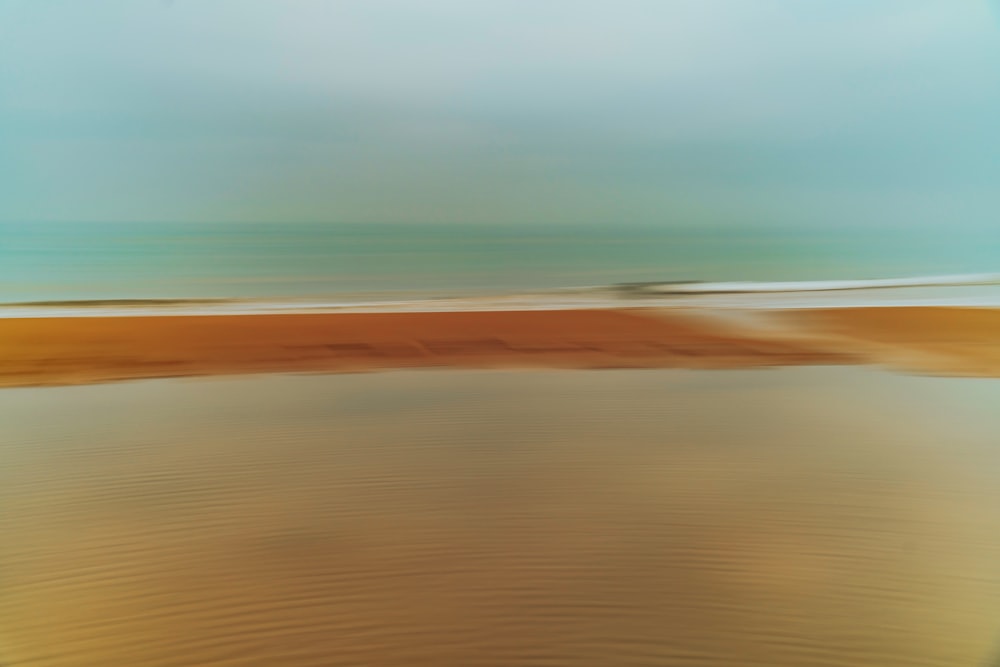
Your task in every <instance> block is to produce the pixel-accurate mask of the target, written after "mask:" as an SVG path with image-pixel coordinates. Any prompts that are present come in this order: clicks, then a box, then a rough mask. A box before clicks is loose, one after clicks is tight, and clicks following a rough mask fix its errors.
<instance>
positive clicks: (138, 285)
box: [0, 223, 1000, 302]
mask: <svg viewBox="0 0 1000 667" xmlns="http://www.w3.org/2000/svg"><path fill="white" fill-rule="evenodd" d="M998 267H1000V230H998V231H989V230H984V231H982V232H980V233H979V235H978V236H975V237H972V236H969V235H968V234H966V235H964V236H959V235H954V234H950V233H948V231H947V230H943V231H942V230H938V231H935V232H930V231H926V230H924V231H919V232H917V231H894V232H889V231H873V232H863V231H858V230H857V229H853V230H847V229H845V230H833V231H831V230H825V231H823V232H815V231H787V230H786V231H778V230H773V229H769V230H753V229H747V228H742V229H739V230H719V229H706V230H699V229H656V228H650V227H634V226H622V227H620V228H609V227H572V226H546V227H534V228H532V227H525V226H488V225H467V226H459V225H445V224H426V225H414V224H407V225H399V224H392V225H389V224H386V225H344V224H298V223H275V224H251V225H248V224H238V225H237V224H182V223H164V224H148V223H145V224H125V223H99V224H98V223H76V224H68V223H62V224H27V223H25V224H11V223H4V224H0V302H14V301H26V300H39V299H110V298H171V297H176V298H194V297H283V296H315V295H337V294H346V293H356V292H372V291H375V292H413V293H419V294H434V295H447V294H455V293H468V292H483V291H489V290H501V291H502V290H523V289H536V288H542V289H545V288H553V287H572V286H580V285H604V284H612V283H617V282H632V281H660V280H664V281H666V280H755V281H756V280H822V279H838V278H881V277H896V276H916V275H934V274H944V273H966V272H969V273H974V272H988V271H995V270H997V268H998Z"/></svg>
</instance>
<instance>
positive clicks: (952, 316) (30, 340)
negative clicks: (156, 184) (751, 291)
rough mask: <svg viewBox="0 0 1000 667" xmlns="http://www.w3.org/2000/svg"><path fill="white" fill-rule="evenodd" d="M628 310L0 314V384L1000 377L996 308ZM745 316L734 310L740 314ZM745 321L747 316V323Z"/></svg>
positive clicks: (999, 329) (999, 320)
mask: <svg viewBox="0 0 1000 667" xmlns="http://www.w3.org/2000/svg"><path fill="white" fill-rule="evenodd" d="M734 312H737V311H722V310H720V311H716V312H713V311H712V310H709V309H705V310H700V311H699V310H685V309H680V308H676V309H665V308H630V309H624V308H621V309H591V310H587V309H580V310H496V311H478V312H477V311H441V312H366V313H357V312H354V313H322V314H266V315H261V314H258V315H188V316H143V317H59V318H9V319H2V320H0V386H25V385H59V384H75V383H88V382H104V381H113V380H125V379H137V378H156V377H179V376H197V375H223V374H240V373H268V372H351V371H355V372H356V371H371V370H384V369H400V368H422V367H460V368H497V367H501V368H504V367H506V368H663V367H672V368H746V367H757V366H787V365H815V364H861V363H874V364H884V365H888V366H891V367H894V368H898V369H901V370H908V371H915V372H930V373H942V374H958V375H982V376H993V377H996V376H1000V309H987V308H957V307H913V308H839V309H823V310H820V309H815V310H796V311H775V312H766V311H763V312H761V311H757V312H755V313H753V314H752V316H751V315H747V314H746V313H744V314H743V315H744V316H745V317H744V318H743V320H740V319H738V318H737V319H734V318H733V317H730V316H727V313H728V315H732V314H733V313H734ZM737 314H739V313H737ZM747 318H749V319H750V320H752V321H750V322H749V323H748V321H749V320H748V319H747Z"/></svg>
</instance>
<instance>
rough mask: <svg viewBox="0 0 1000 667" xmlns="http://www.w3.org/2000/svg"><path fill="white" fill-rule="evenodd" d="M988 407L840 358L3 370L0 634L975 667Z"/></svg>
mask: <svg viewBox="0 0 1000 667" xmlns="http://www.w3.org/2000/svg"><path fill="white" fill-rule="evenodd" d="M996 405H1000V383H997V382H995V381H993V380H969V379H949V378H922V377H907V376H899V375H892V374H889V373H884V372H879V371H876V370H869V369H851V368H801V369H790V368H789V369H781V370H763V371H760V370H757V371H750V370H747V371H663V370H655V371H654V370H647V371H600V372H597V371H544V372H542V371H538V372H535V371H530V372H529V371H493V372H478V371H477V372H473V371H447V372H446V371H423V372H397V373H386V374H370V375H369V374H362V375H334V376H267V377H251V378H240V379H213V380H184V381H149V382H137V383H127V384H119V385H99V386H81V387H60V388H36V389H7V390H4V391H3V392H0V462H2V465H0V503H2V505H0V509H2V512H0V528H2V540H0V584H2V585H0V654H2V656H3V659H4V661H5V664H6V665H9V666H10V667H19V666H21V665H24V666H31V667H43V666H44V667H118V666H122V667H125V666H129V667H131V666H137V665H143V666H150V667H167V666H170V667H180V666H188V665H222V666H226V667H236V666H251V665H252V666H258V665H259V666H261V667H264V666H273V665H281V666H283V667H285V666H287V667H302V666H306V665H309V666H316V667H328V666H340V665H344V666H347V665H352V666H353V665H386V666H395V665H415V666H421V665H428V666H430V665H434V666H441V665H456V666H461V667H474V666H476V665H483V666H491V667H492V666H496V667H503V666H508V665H511V666H513V665H531V666H536V665H538V666H542V665H545V666H551V667H561V666H563V665H566V666H573V667H579V666H594V667H598V666H600V667H604V666H607V665H616V666H617V665H671V666H673V665H679V666H681V665H698V666H705V665H760V666H769V667H783V666H786V665H787V666H796V667H802V666H809V665H817V666H820V665H822V666H838V665H844V666H856V665H872V666H880V667H895V666H900V667H902V666H904V665H905V666H915V665H921V666H936V665H940V666H942V667H952V666H955V665H970V666H971V665H980V664H983V662H984V661H985V660H986V659H987V657H988V656H989V654H990V651H991V650H992V649H993V648H995V644H996V642H997V641H998V640H1000V529H998V526H1000V489H998V487H1000V484H997V480H998V479H1000V441H998V438H997V434H998V433H1000V414H998V413H996Z"/></svg>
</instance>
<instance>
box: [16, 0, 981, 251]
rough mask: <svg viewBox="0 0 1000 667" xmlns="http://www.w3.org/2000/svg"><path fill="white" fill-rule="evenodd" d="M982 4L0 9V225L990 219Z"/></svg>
mask: <svg viewBox="0 0 1000 667" xmlns="http://www.w3.org/2000/svg"><path fill="white" fill-rule="evenodd" d="M992 9H993V8H991V6H990V4H989V3H987V2H972V1H970V2H954V1H949V2H944V1H942V0H936V1H930V0H920V1H906V2H904V1H902V0H892V1H872V2H853V1H851V2H846V1H844V0H838V1H836V2H834V1H832V0H831V1H822V2H813V3H805V4H804V3H800V2H794V1H793V0H775V1H772V2H766V3H745V2H739V1H738V0H697V1H696V0H674V1H669V2H663V1H658V2H654V1H652V0H628V1H624V2H621V1H620V2H614V3H612V2H595V1H579V0H577V1H575V2H571V1H570V0H551V1H549V2H542V3H539V2H527V1H526V0H525V1H518V0H505V1H504V2H500V1H498V0H487V1H484V2H477V3H468V2H460V1H458V0H365V1H363V2H362V1H359V0H354V1H345V2H336V3H330V2H321V1H319V0H300V1H298V2H295V3H269V2H260V1H248V0H240V1H239V2H236V1H235V0H219V1H217V2H212V3H195V2H189V1H185V0H176V1H174V2H162V1H154V0H149V1H148V2H133V3H114V2H109V1H95V2H88V3H86V5H85V6H84V5H83V4H78V3H70V2H37V1H33V2H14V1H8V2H3V3H0V146H2V147H3V149H2V150H0V222H7V223H14V224H23V223H32V222H40V221H66V222H78V223H81V224H86V222H87V221H97V222H104V221H124V222H136V223H143V222H147V223H149V222H155V221H179V222H233V223H248V222H266V221H289V222H332V223H344V222H357V223H380V222H385V223H409V222H442V223H454V224H477V223H478V224H491V225H503V224H512V225H513V224H520V225H551V224H563V223H570V224H590V225H614V224H626V223H627V224H637V225H647V226H649V225H651V226H656V227H662V228H665V229H669V228H673V227H677V228H682V227H691V226H694V227H699V228H704V229H724V228H743V229H754V228H762V227H772V228H781V227H801V228H802V229H806V230H808V229H816V230H822V229H828V228H836V227H840V226H843V225H851V226H863V227H875V228H880V229H892V230H899V231H904V232H905V231H907V230H911V229H917V228H919V229H924V230H940V231H941V232H942V233H945V234H954V233H955V232H959V233H961V232H970V233H972V236H973V237H974V239H970V241H973V242H974V243H975V244H980V243H983V242H988V241H989V238H988V237H989V235H990V234H992V233H993V232H991V231H990V230H991V229H992V228H993V225H994V224H995V223H994V222H993V216H994V215H995V211H996V210H997V209H998V206H1000V191H998V190H997V188H996V187H995V184H996V183H997V182H1000V163H997V161H996V160H995V158H994V156H995V155H996V154H997V152H998V151H1000V128H998V126H997V123H996V118H998V117H1000V86H997V83H998V78H1000V34H998V24H997V21H996V16H995V13H994V12H993V11H992Z"/></svg>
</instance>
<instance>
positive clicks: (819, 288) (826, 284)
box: [632, 273, 1000, 294]
mask: <svg viewBox="0 0 1000 667" xmlns="http://www.w3.org/2000/svg"><path fill="white" fill-rule="evenodd" d="M997 284H1000V273H980V274H966V275H951V276H921V277H917V278H885V279H877V280H803V281H790V282H741V281H734V282H718V283H646V284H639V285H634V286H632V289H633V290H634V291H636V292H639V293H659V294H715V293H729V294H732V293H743V292H826V291H840V290H860V289H884V288H895V287H946V286H975V285H997Z"/></svg>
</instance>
